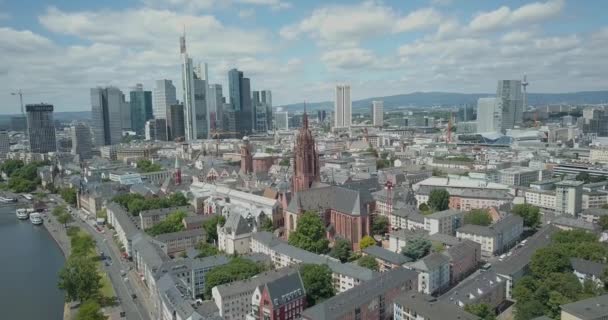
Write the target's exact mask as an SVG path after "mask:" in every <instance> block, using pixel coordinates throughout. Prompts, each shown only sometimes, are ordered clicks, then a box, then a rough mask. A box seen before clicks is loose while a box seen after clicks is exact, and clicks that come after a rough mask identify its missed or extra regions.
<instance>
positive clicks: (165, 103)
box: [153, 79, 177, 119]
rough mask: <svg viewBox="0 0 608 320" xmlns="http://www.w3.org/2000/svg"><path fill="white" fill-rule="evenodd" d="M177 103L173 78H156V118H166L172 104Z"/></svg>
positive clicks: (154, 113) (154, 112)
mask: <svg viewBox="0 0 608 320" xmlns="http://www.w3.org/2000/svg"><path fill="white" fill-rule="evenodd" d="M176 103H177V97H176V94H175V86H174V85H173V82H172V81H171V80H166V79H165V80H156V86H155V87H154V111H153V115H154V118H156V119H166V118H167V112H168V110H169V107H170V106H171V105H174V104H176Z"/></svg>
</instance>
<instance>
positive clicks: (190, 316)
mask: <svg viewBox="0 0 608 320" xmlns="http://www.w3.org/2000/svg"><path fill="white" fill-rule="evenodd" d="M151 300H152V302H153V303H154V306H153V311H152V312H153V314H154V316H153V319H157V320H194V319H205V320H221V319H222V317H220V316H219V314H218V310H217V307H216V306H215V304H214V303H213V302H212V301H202V302H201V301H200V300H197V299H195V298H193V297H191V296H189V292H188V287H186V286H183V285H182V279H180V278H179V277H177V276H176V275H173V274H165V275H161V276H160V278H159V279H158V281H157V285H156V286H155V287H154V289H153V290H152V298H151Z"/></svg>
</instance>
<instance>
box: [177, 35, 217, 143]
mask: <svg viewBox="0 0 608 320" xmlns="http://www.w3.org/2000/svg"><path fill="white" fill-rule="evenodd" d="M180 52H181V55H182V88H183V93H184V101H183V104H184V131H185V139H186V140H194V139H206V138H208V136H209V127H210V116H209V109H208V108H207V91H208V88H207V84H208V79H209V78H208V72H207V65H206V64H204V65H202V66H201V65H199V66H198V67H194V63H193V62H192V58H190V57H189V56H188V52H187V51H186V35H185V34H184V35H183V36H181V37H180Z"/></svg>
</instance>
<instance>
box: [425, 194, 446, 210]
mask: <svg viewBox="0 0 608 320" xmlns="http://www.w3.org/2000/svg"><path fill="white" fill-rule="evenodd" d="M428 205H429V207H430V208H431V209H432V210H433V211H443V210H447V209H448V208H449V205H450V193H449V192H448V191H447V190H446V189H433V190H431V193H430V194H429V201H428Z"/></svg>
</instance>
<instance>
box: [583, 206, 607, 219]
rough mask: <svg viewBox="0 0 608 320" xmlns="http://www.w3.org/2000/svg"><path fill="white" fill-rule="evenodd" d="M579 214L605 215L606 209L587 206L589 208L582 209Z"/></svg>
mask: <svg viewBox="0 0 608 320" xmlns="http://www.w3.org/2000/svg"><path fill="white" fill-rule="evenodd" d="M581 215H590V216H596V217H601V216H607V215H608V209H600V208H589V209H585V210H583V212H582V213H581Z"/></svg>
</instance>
